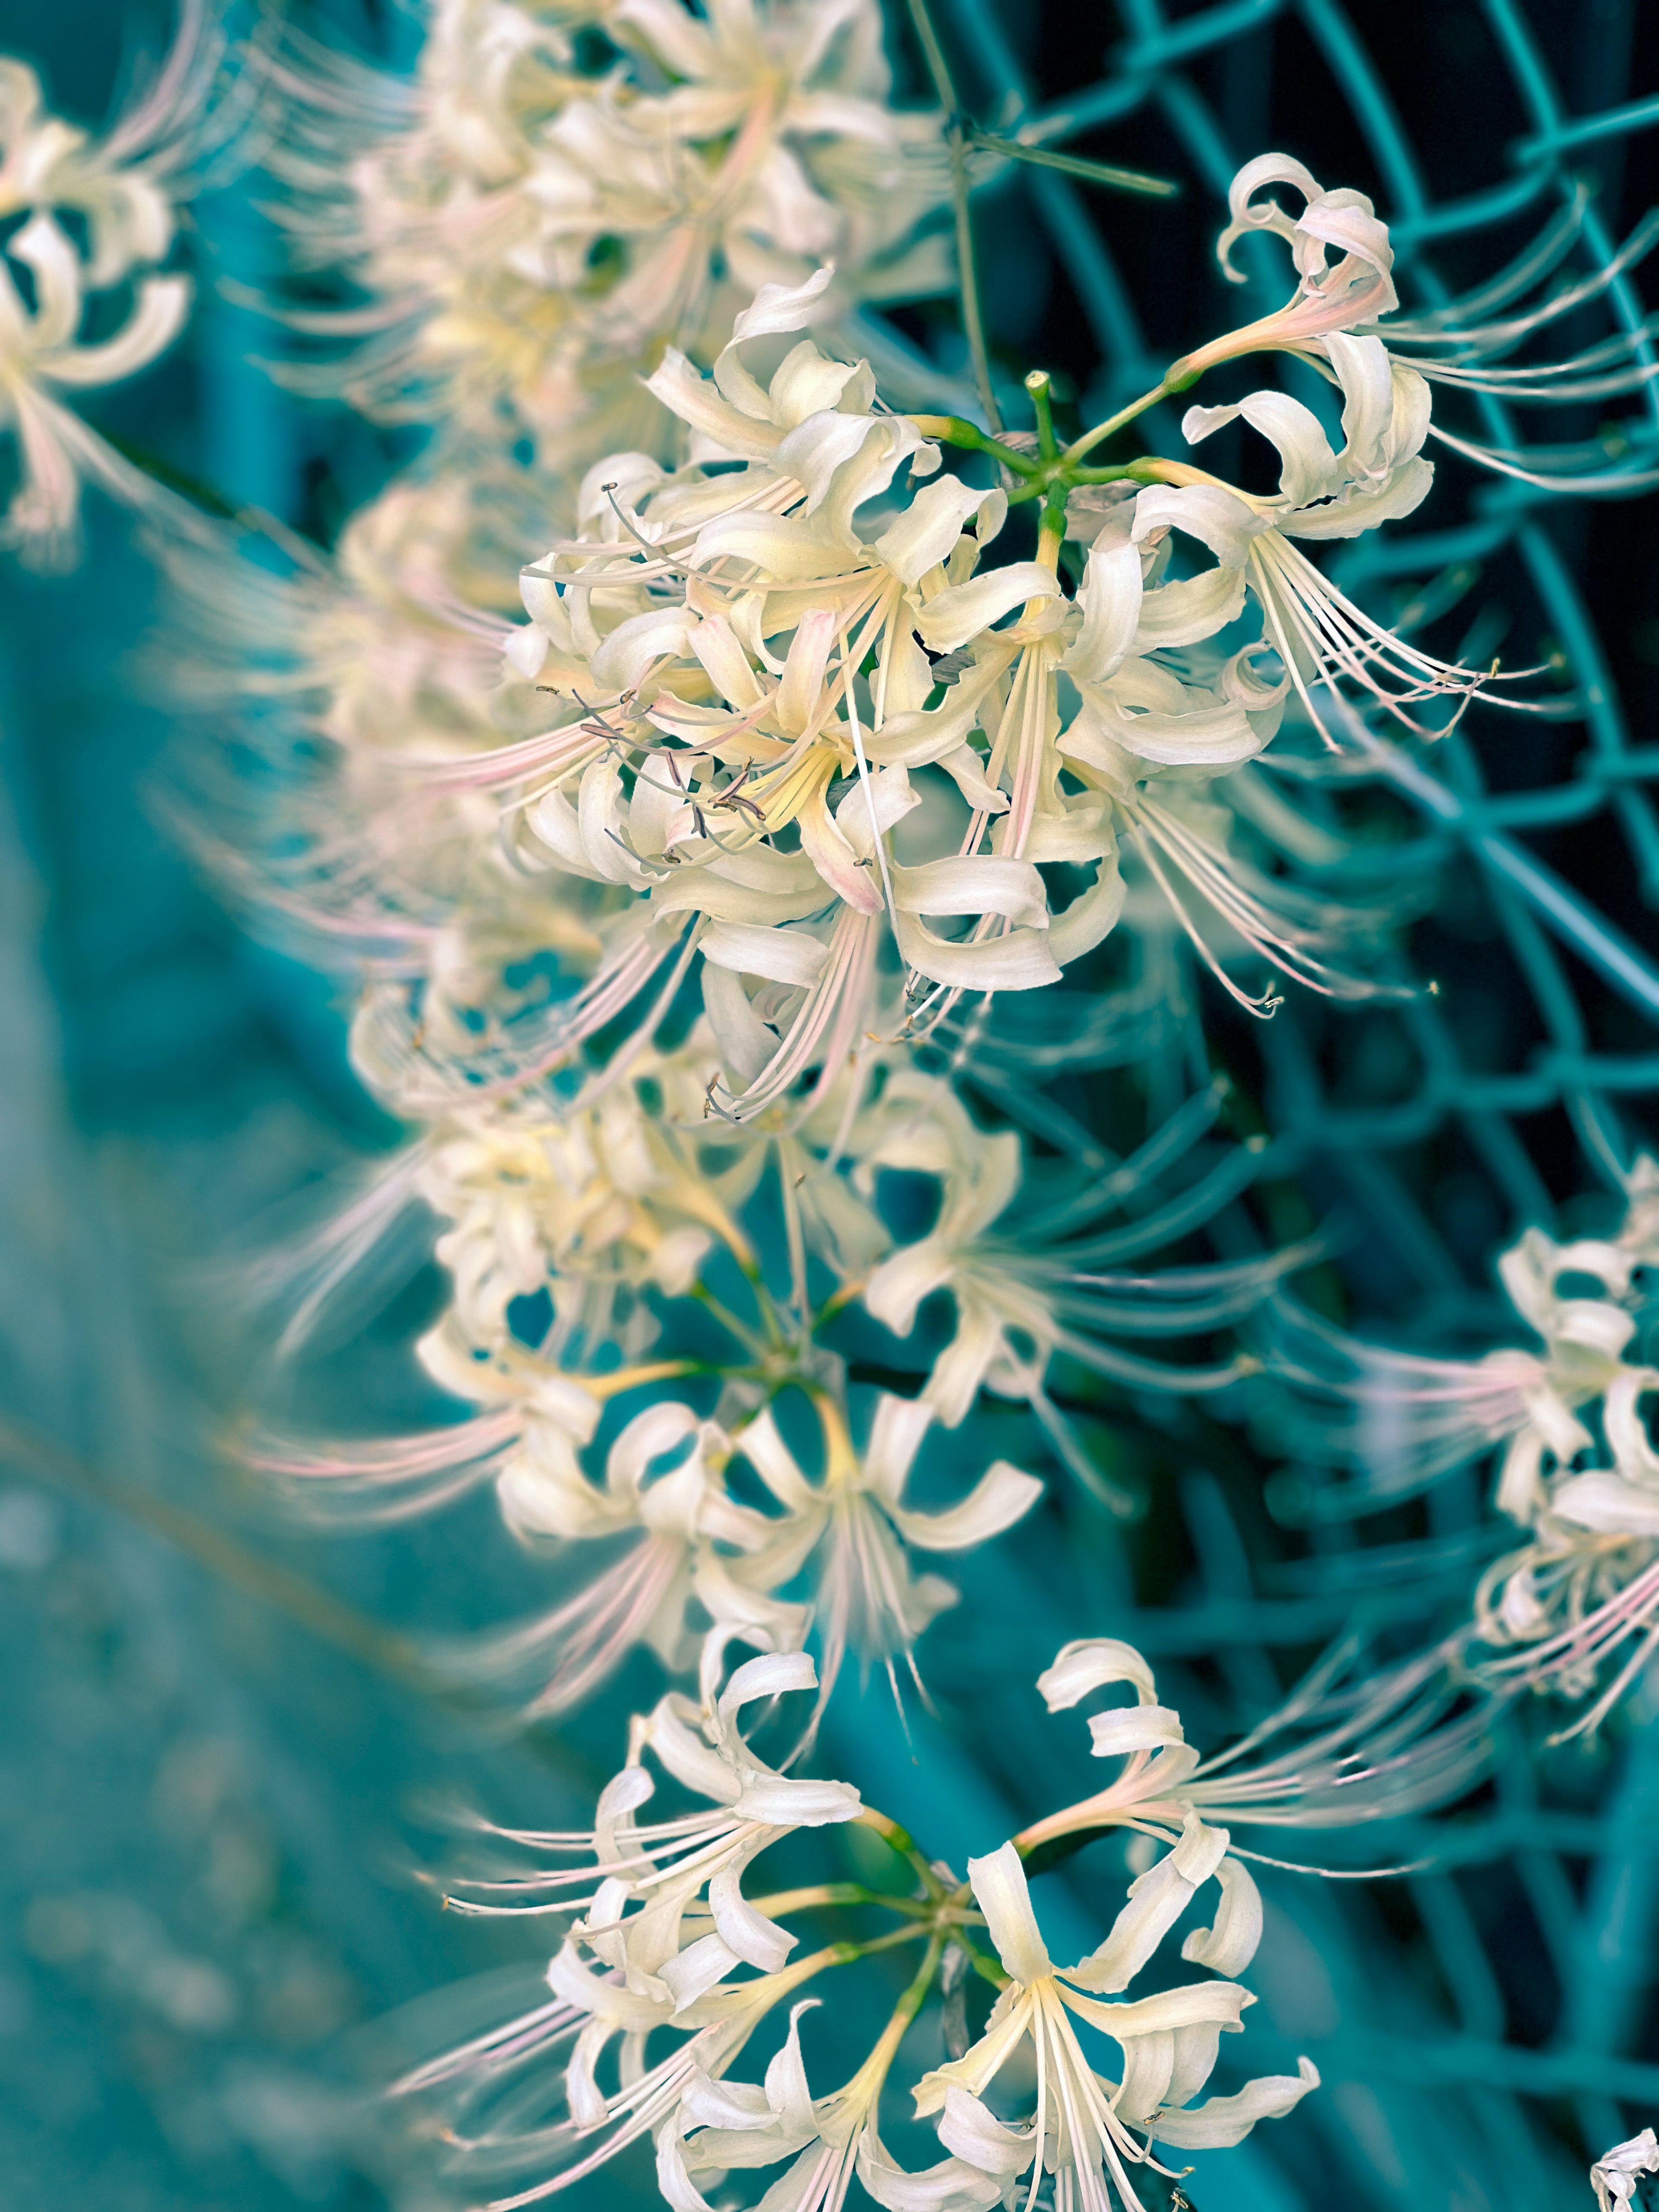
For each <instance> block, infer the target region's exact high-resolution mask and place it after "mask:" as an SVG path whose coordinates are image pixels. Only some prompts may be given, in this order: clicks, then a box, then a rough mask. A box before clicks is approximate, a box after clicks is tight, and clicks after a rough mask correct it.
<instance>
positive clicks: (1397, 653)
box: [1134, 336, 1482, 744]
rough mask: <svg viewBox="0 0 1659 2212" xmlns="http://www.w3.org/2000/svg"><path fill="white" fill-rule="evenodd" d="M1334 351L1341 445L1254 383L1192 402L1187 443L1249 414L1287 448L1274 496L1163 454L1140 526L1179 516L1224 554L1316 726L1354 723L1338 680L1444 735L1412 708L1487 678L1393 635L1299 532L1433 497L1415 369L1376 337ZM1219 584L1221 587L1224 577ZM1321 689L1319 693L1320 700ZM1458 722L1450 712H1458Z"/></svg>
mask: <svg viewBox="0 0 1659 2212" xmlns="http://www.w3.org/2000/svg"><path fill="white" fill-rule="evenodd" d="M1328 351H1329V356H1330V360H1331V363H1332V368H1333V369H1334V375H1335V380H1336V381H1337V383H1338V384H1339V385H1340V388H1341V391H1342V394H1343V401H1344V405H1343V414H1342V428H1343V436H1344V443H1343V446H1342V448H1341V450H1340V453H1334V452H1333V451H1332V449H1331V447H1330V444H1329V442H1328V440H1327V438H1326V436H1325V433H1324V431H1323V429H1322V427H1321V425H1320V423H1319V422H1318V419H1317V417H1316V416H1315V415H1314V414H1313V413H1312V411H1311V410H1310V409H1309V408H1307V407H1305V406H1304V405H1303V404H1302V402H1301V401H1300V400H1297V399H1292V398H1290V397H1289V396H1288V395H1287V394H1285V393H1284V392H1253V393H1251V394H1250V396H1249V398H1246V399H1243V400H1241V401H1240V402H1239V403H1238V404H1237V405H1235V406H1231V407H1207V408H1206V407H1193V408H1189V409H1188V411H1187V414H1186V415H1185V416H1184V417H1183V419H1182V431H1183V433H1184V435H1185V436H1186V438H1187V440H1188V443H1189V444H1197V443H1199V442H1200V441H1202V440H1203V439H1205V438H1207V437H1208V436H1210V435H1211V434H1212V432H1213V431H1215V430H1216V429H1218V428H1220V427H1221V426H1222V425H1223V424H1224V423H1227V422H1232V421H1234V420H1235V419H1236V418H1237V417H1239V416H1243V418H1244V420H1245V421H1246V422H1249V424H1250V426H1251V427H1252V428H1254V429H1256V430H1258V431H1260V432H1261V435H1263V436H1264V437H1265V438H1267V440H1268V441H1270V443H1272V444H1273V446H1275V447H1277V448H1278V450H1279V458H1280V464H1281V468H1280V477H1279V494H1278V495H1277V497H1267V498H1263V497H1259V496H1251V495H1247V494H1244V493H1243V492H1237V491H1235V490H1234V489H1232V488H1231V486H1228V485H1225V484H1223V483H1220V482H1219V481H1218V479H1217V478H1215V477H1206V476H1204V475H1203V474H1202V473H1201V472H1200V471H1194V470H1188V469H1185V468H1183V467H1182V466H1180V465H1176V464H1165V465H1164V469H1163V473H1164V476H1165V477H1166V478H1167V479H1168V480H1169V483H1170V489H1167V490H1160V489H1157V488H1153V489H1151V490H1149V491H1146V492H1143V493H1142V494H1141V495H1140V496H1139V499H1138V500H1137V501H1136V502H1135V525H1134V527H1135V532H1136V535H1137V536H1138V537H1144V536H1145V535H1146V533H1147V532H1148V531H1150V530H1152V529H1156V528H1159V527H1165V526H1169V527H1173V528H1176V529H1178V530H1181V531H1182V532H1186V533H1187V534H1188V535H1189V536H1191V537H1194V538H1198V539H1200V541H1201V542H1202V543H1204V544H1206V545H1207V546H1208V547H1209V548H1210V549H1211V550H1212V551H1213V552H1214V553H1215V554H1216V556H1217V558H1218V562H1219V564H1220V567H1219V571H1218V578H1219V576H1220V575H1224V574H1225V575H1231V577H1232V578H1233V579H1234V580H1235V588H1236V589H1237V591H1238V592H1240V593H1242V592H1243V586H1244V585H1245V584H1246V583H1247V582H1248V584H1249V586H1250V587H1251V589H1252V590H1253V591H1254V592H1255V596H1256V598H1257V599H1258V600H1259V601H1260V603H1261V610H1262V613H1263V616H1264V617H1265V622H1266V630H1265V636H1266V640H1267V643H1268V644H1269V645H1271V646H1272V647H1273V650H1274V651H1275V652H1276V653H1278V655H1279V659H1280V661H1281V662H1282V663H1283V665H1284V667H1285V671H1286V673H1287V675H1288V676H1289V678H1290V680H1291V683H1292V684H1294V686H1295V687H1296V690H1297V695H1298V696H1299V697H1300V698H1301V700H1302V702H1303V704H1304V707H1305V708H1306V709H1307V711H1308V713H1309V714H1310V717H1311V719H1312V720H1313V721H1314V723H1315V724H1316V726H1317V727H1318V728H1319V729H1320V730H1322V732H1324V733H1325V735H1326V738H1327V739H1328V742H1330V743H1332V744H1334V743H1335V742H1336V739H1335V736H1334V733H1333V732H1332V730H1331V727H1330V721H1329V716H1330V714H1331V713H1332V711H1333V710H1334V712H1335V714H1336V715H1337V717H1338V722H1339V727H1344V728H1346V726H1347V721H1346V717H1347V716H1348V715H1351V714H1352V708H1345V706H1344V703H1343V702H1344V701H1345V697H1346V693H1345V690H1344V687H1345V686H1346V687H1351V688H1352V690H1353V691H1354V692H1355V693H1356V694H1357V703H1358V706H1359V707H1360V708H1362V709H1363V708H1367V707H1375V708H1381V709H1382V710H1383V711H1384V712H1386V713H1387V714H1389V715H1390V716H1392V717H1393V718H1394V719H1395V720H1397V721H1399V722H1401V724H1403V725H1404V726H1406V727H1407V728H1409V729H1411V730H1413V731H1414V732H1419V733H1421V734H1425V735H1431V736H1437V735H1441V734H1443V730H1444V728H1445V727H1448V726H1449V724H1446V723H1443V724H1440V725H1436V726H1433V727H1429V726H1425V725H1424V724H1423V723H1422V722H1421V721H1420V720H1418V719H1417V718H1416V717H1415V716H1413V714H1410V713H1408V712H1407V709H1408V708H1412V707H1414V706H1416V705H1417V704H1418V703H1419V702H1420V701H1423V700H1425V699H1431V698H1443V697H1449V698H1451V699H1453V700H1455V702H1458V705H1459V707H1460V708H1461V707H1462V705H1465V704H1467V702H1468V699H1469V697H1470V696H1472V695H1473V694H1474V691H1475V690H1477V689H1478V688H1479V686H1480V683H1481V681H1482V678H1481V675H1480V671H1477V670H1474V669H1466V668H1458V667H1453V666H1451V665H1449V664H1447V663H1445V662H1443V661H1440V660H1437V659H1434V657H1433V656H1432V655H1431V654H1428V653H1423V652H1421V651H1420V650H1419V648H1418V647H1415V646H1413V645H1410V644H1408V643H1407V642H1405V641H1402V640H1401V639H1400V638H1398V637H1396V636H1395V634H1394V633H1393V632H1392V631H1391V630H1389V629H1384V628H1383V626H1382V625H1381V624H1380V623H1376V622H1374V621H1373V620H1372V619H1371V617H1370V616H1368V615H1367V614H1365V613H1364V611H1363V609H1361V608H1360V607H1358V606H1357V605H1355V604H1354V602H1353V601H1352V600H1351V599H1348V598H1347V597H1346V595H1345V594H1344V593H1342V592H1340V591H1338V590H1337V589H1336V587H1335V586H1334V585H1332V584H1331V583H1330V582H1329V581H1328V579H1327V578H1325V577H1324V576H1323V575H1322V574H1321V572H1320V571H1319V570H1318V569H1317V568H1316V567H1315V566H1314V564H1313V562H1311V561H1310V559H1309V558H1308V556H1306V554H1304V553H1303V552H1301V551H1300V550H1298V549H1297V547H1296V546H1295V545H1293V544H1291V543H1289V540H1290V539H1291V538H1310V539H1316V540H1325V539H1333V538H1352V537H1357V536H1358V535H1359V533H1360V532H1363V531H1365V530H1369V529H1371V528H1374V527H1375V526H1376V525H1377V524H1379V523H1382V522H1386V521H1393V520H1398V519H1399V518H1400V517H1401V515H1405V514H1409V513H1411V512H1412V511H1413V508H1415V507H1418V506H1419V504H1420V503H1421V501H1422V500H1423V499H1424V497H1425V495H1426V494H1427V492H1428V490H1429V487H1430V485H1431V483H1432V481H1433V471H1432V470H1431V467H1430V466H1429V464H1428V463H1427V462H1426V461H1425V460H1424V459H1423V458H1422V455H1421V451H1420V448H1421V447H1422V443H1423V440H1424V437H1425V434H1426V432H1427V429H1428V427H1429V389H1428V386H1427V385H1426V384H1425V383H1424V381H1423V380H1422V378H1421V377H1420V376H1419V374H1417V372H1416V371H1415V370H1414V369H1413V368H1406V367H1402V366H1401V364H1400V363H1398V362H1390V360H1389V356H1388V354H1387V352H1386V351H1385V350H1384V349H1383V345H1382V343H1381V342H1380V341H1379V340H1378V339H1376V338H1370V337H1364V338H1355V337H1340V336H1336V337H1333V338H1332V339H1331V340H1330V341H1329V343H1328ZM1218 588H1219V582H1218V580H1217V581H1216V582H1214V583H1212V589H1218ZM1316 693H1322V694H1323V696H1324V701H1325V707H1324V711H1322V708H1321V704H1320V702H1319V700H1318V699H1317V698H1316ZM1452 719H1453V720H1455V713H1454V715H1453V718H1452Z"/></svg>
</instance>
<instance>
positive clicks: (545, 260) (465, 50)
mask: <svg viewBox="0 0 1659 2212" xmlns="http://www.w3.org/2000/svg"><path fill="white" fill-rule="evenodd" d="M592 20H593V21H594V22H596V23H598V24H601V25H602V27H603V29H604V33H605V38H606V40H607V41H608V42H609V45H610V46H611V48H613V49H620V52H621V59H620V61H619V63H617V64H615V65H613V66H612V67H611V69H609V70H607V71H606V72H605V74H604V75H592V74H589V73H588V72H587V71H586V69H585V68H584V67H583V66H582V64H581V62H580V59H579V58H578V56H577V53H576V50H575V47H574V33H576V32H578V31H579V30H580V29H581V28H583V27H585V21H586V19H585V17H584V15H583V12H582V11H580V10H572V11H569V12H568V14H566V15H564V17H563V20H559V19H558V18H557V17H554V18H552V19H551V20H550V18H549V16H548V15H547V13H546V12H545V11H544V12H543V13H542V14H540V15H534V16H532V15H530V14H527V13H526V12H525V11H523V10H520V9H517V8H515V7H508V6H502V5H484V4H481V0H446V4H445V5H443V6H442V7H441V8H440V9H438V10H437V14H436V20H435V23H434V25H433V27H432V30H431V33H430V34H429V36H428V39H427V41H426V43H425V46H424V48H423V51H422V64H421V69H420V72H419V75H418V77H417V79H416V82H415V83H414V84H413V86H406V85H404V84H402V83H399V82H396V81H394V80H391V79H387V78H384V77H381V76H379V75H378V74H377V73H376V72H374V71H372V70H367V69H364V68H362V66H361V65H359V64H353V63H351V62H349V61H348V60H347V59H346V58H344V57H343V56H338V55H333V54H330V53H327V52H324V51H322V50H320V49H319V48H318V47H316V46H314V45H312V44H309V43H308V42H306V41H304V40H300V39H292V40H290V41H289V52H288V56H287V58H286V68H285V76H286V89H287V90H288V92H289V96H290V106H291V112H290V119H289V131H290V137H289V143H288V144H286V145H285V146H283V147H281V148H279V149H277V152H276V155H275V156H274V163H275V166H276V167H277V169H278V170H279V172H280V173H283V175H284V176H285V177H286V178H287V179H288V180H289V182H290V184H291V185H292V186H293V187H294V190H293V192H292V194H291V196H290V197H291V204H290V205H289V206H288V208H287V209H286V210H285V211H284V212H285V219H286V220H287V221H288V222H289V223H290V224H291V226H292V227H293V228H294V229H295V232H296V234H297V236H298V238H299V240H300V241H301V246H302V248H303V249H304V250H305V251H306V252H308V253H309V254H310V255H311V256H313V257H325V258H329V259H331V260H335V261H337V262H340V263H343V264H345V265H346V266H347V267H349V270H350V271H351V273H352V274H353V275H354V276H356V278H357V280H358V281H359V283H362V284H363V285H364V286H365V287H366V288H367V289H368V291H369V293H370V295H371V303H370V305H369V307H368V308H367V310H366V311H364V312H363V313H360V314H357V315H356V316H350V315H348V316H343V317H341V318H340V319H339V334H340V336H341V337H353V336H360V335H361V334H362V333H363V332H364V331H368V334H369V335H368V340H367V343H364V344H362V346H360V347H359V348H358V349H356V351H355V352H349V353H347V355H346V356H345V357H344V359H343V361H341V362H338V363H337V364H331V365H320V364H319V365H318V366H317V367H315V368H312V369H311V370H309V371H308V372H307V381H310V382H312V383H313V384H315V385H317V386H319V387H321V388H337V387H338V386H340V385H341V384H342V383H343V384H344V385H345V386H346V387H347V388H348V389H349V390H350V391H351V392H352V393H353V395H354V397H355V398H357V400H358V401H359V404H364V403H367V404H370V405H371V406H374V408H376V409H377V410H382V411H386V412H388V413H393V414H396V413H399V412H401V413H405V414H407V413H409V412H410V411H411V410H412V408H413V407H414V406H416V405H419V406H420V407H422V410H429V409H430V408H431V407H432V405H433V404H434V402H435V401H436V402H437V403H439V404H441V405H447V410H448V411H449V413H450V415H451V416H452V417H458V418H459V421H460V422H463V423H465V424H467V425H469V426H479V425H482V424H483V423H485V422H488V420H489V414H490V411H491V410H492V409H494V408H495V407H497V406H498V405H499V404H500V403H501V401H502V400H506V401H507V403H508V404H510V405H511V406H512V407H513V409H514V410H516V411H517V413H518V414H519V416H520V418H521V419H522V420H523V421H525V422H527V423H528V424H530V425H531V426H532V428H534V429H535V431H536V432H537V433H538V438H539V441H540V443H541V446H542V449H543V454H544V459H546V460H548V461H549V462H550V464H551V463H560V464H562V465H565V466H567V467H570V468H573V469H574V471H580V467H581V465H583V464H584V463H585V462H586V460H587V459H591V458H592V455H593V453H596V452H600V451H603V450H604V448H605V443H606V442H607V441H608V442H610V443H612V444H614V443H617V442H618V441H617V435H616V434H617V432H621V433H622V434H623V442H627V441H629V440H631V441H634V442H637V443H639V444H641V445H644V444H647V443H655V442H656V441H657V438H658V436H659V425H660V417H659V416H656V415H655V410H653V409H652V408H651V407H650V405H649V403H648V401H642V399H641V395H640V393H639V391H638V387H637V385H635V383H634V382H633V377H632V372H633V371H634V370H635V368H636V367H637V368H645V367H647V365H648V363H649V360H650V356H651V354H652V352H653V346H654V344H655V343H659V342H660V341H661V340H663V339H667V340H669V341H670V342H671V343H676V344H678V345H682V346H685V345H697V346H701V345H702V343H704V342H705V341H706V338H707V337H708V335H710V334H712V331H714V330H715V329H717V328H718V327H719V325H720V320H721V319H722V317H723V316H725V317H729V314H730V312H731V306H732V294H733V291H734V289H741V288H744V287H747V288H748V289H753V288H754V287H755V286H756V285H757V284H759V283H763V282H765V281H768V280H777V279H783V280H785V281H790V280H795V279H798V278H799V276H801V275H802V274H804V273H805V270H808V269H810V268H811V265H812V263H813V262H814V261H815V260H817V259H821V258H823V256H824V255H825V254H827V253H834V254H835V255H836V258H838V260H839V261H840V262H841V264H842V268H843V270H844V271H845V272H846V273H845V276H844V277H843V281H842V287H841V293H840V299H839V301H838V302H837V306H838V307H842V308H844V307H845V306H846V305H848V304H850V303H851V302H852V301H856V300H857V299H858V298H860V297H863V296H869V295H872V294H876V295H883V296H887V295H902V294H903V293H904V292H905V291H906V290H907V289H908V290H913V291H914V290H920V291H921V292H927V291H931V290H934V289H939V288H940V286H941V285H942V284H943V283H944V282H945V268H944V266H943V263H942V258H941V257H940V255H939V252H938V251H937V248H936V246H934V245H933V243H932V242H931V241H929V240H926V239H924V238H922V237H921V236H919V235H915V226H916V223H917V221H918V218H919V217H921V216H922V215H923V214H924V213H925V212H926V210H927V208H928V206H929V205H930V204H932V202H933V198H934V197H936V194H935V190H934V187H933V185H932V184H930V183H929V181H928V180H927V179H925V178H924V177H923V176H922V175H921V173H920V172H919V171H914V172H913V167H912V165H911V164H910V163H908V161H907V160H906V148H907V142H908V140H911V139H913V138H926V137H934V136H936V135H937V126H936V125H932V124H931V123H927V122H924V121H923V119H922V118H903V117H900V116H897V115H896V114H895V113H894V112H893V111H892V109H891V108H890V106H888V105H887V104H886V102H885V100H884V94H886V92H887V89H888V82H889V79H888V71H887V67H886V64H885V60H884V54H883V52H882V40H881V33H880V27H879V18H878V14H877V11H876V9H874V7H873V6H872V5H871V4H869V0H760V4H756V5H750V4H744V0H730V4H726V5H722V6H719V7H716V8H714V9H711V10H709V11H708V14H706V15H701V16H700V15H696V14H694V13H693V12H692V11H691V10H690V9H689V8H684V7H682V6H680V5H678V4H677V0H626V4H624V5H622V6H619V7H615V8H607V9H604V10H602V11H600V13H599V15H598V16H597V17H595V18H593V19H592ZM354 142H355V143H354ZM803 264H805V265H803ZM306 326H307V327H310V328H313V330H315V331H317V332H318V334H319V335H321V336H324V337H326V336H327V334H328V331H329V328H330V319H329V318H326V317H320V318H318V317H308V318H307V319H306ZM411 391H414V392H418V393H419V395H420V398H419V399H418V400H416V401H411V396H410V395H411Z"/></svg>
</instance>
